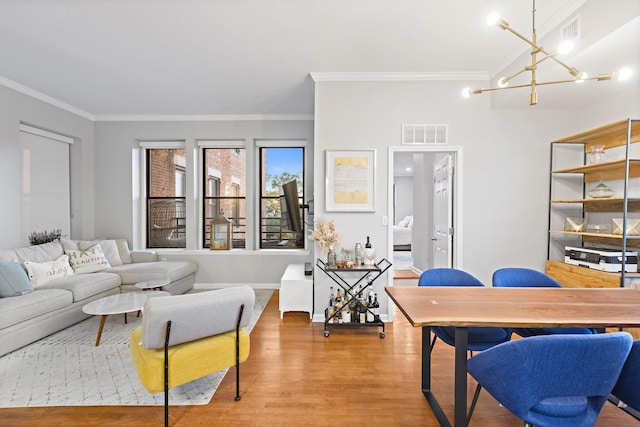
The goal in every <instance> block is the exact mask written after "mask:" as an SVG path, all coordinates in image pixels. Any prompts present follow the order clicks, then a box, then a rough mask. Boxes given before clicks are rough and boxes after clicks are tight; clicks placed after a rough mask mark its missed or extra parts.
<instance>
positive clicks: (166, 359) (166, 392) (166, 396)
mask: <svg viewBox="0 0 640 427" xmlns="http://www.w3.org/2000/svg"><path fill="white" fill-rule="evenodd" d="M169 335H171V320H169V321H168V322H167V333H166V335H165V339H164V427H169Z"/></svg>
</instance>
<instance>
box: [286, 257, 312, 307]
mask: <svg viewBox="0 0 640 427" xmlns="http://www.w3.org/2000/svg"><path fill="white" fill-rule="evenodd" d="M285 311H307V312H309V319H311V318H313V276H305V275H304V264H289V265H288V266H287V269H286V270H285V272H284V274H283V275H282V278H281V279H280V318H281V319H282V315H283V314H284V312H285Z"/></svg>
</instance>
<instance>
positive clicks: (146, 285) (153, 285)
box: [134, 279, 169, 291]
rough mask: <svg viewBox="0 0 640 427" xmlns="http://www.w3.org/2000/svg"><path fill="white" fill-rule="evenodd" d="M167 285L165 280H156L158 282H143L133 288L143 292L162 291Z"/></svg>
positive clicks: (167, 282)
mask: <svg viewBox="0 0 640 427" xmlns="http://www.w3.org/2000/svg"><path fill="white" fill-rule="evenodd" d="M168 284H169V281H168V280H167V279H158V280H145V281H144V282H138V283H136V284H135V285H134V286H135V287H136V288H138V289H142V290H143V291H146V290H149V289H154V290H162V287H163V286H166V285H168Z"/></svg>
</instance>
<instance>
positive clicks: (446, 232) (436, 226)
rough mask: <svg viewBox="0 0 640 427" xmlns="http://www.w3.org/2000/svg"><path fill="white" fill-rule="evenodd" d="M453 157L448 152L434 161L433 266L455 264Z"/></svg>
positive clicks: (448, 266)
mask: <svg viewBox="0 0 640 427" xmlns="http://www.w3.org/2000/svg"><path fill="white" fill-rule="evenodd" d="M454 170H455V169H454V167H453V157H452V155H451V154H446V155H444V157H442V158H440V159H439V160H436V161H435V162H434V163H433V234H432V236H431V260H432V266H431V267H432V268H451V267H452V266H453V251H452V246H453V233H454V228H453V174H454Z"/></svg>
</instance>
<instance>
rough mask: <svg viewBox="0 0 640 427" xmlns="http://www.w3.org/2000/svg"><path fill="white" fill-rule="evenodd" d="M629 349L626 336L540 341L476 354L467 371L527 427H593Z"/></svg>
mask: <svg viewBox="0 0 640 427" xmlns="http://www.w3.org/2000/svg"><path fill="white" fill-rule="evenodd" d="M632 343H633V338H632V337H631V335H630V334H628V333H626V332H613V333H609V334H595V335H593V334H589V335H584V334H582V335H581V334H573V335H571V334H561V335H541V336H535V337H530V338H524V339H518V340H513V341H510V342H508V343H504V344H500V345H497V346H495V347H493V348H490V349H488V350H486V351H483V352H481V353H478V354H477V355H475V356H473V357H472V358H470V359H469V360H467V370H468V372H469V374H471V376H472V377H473V378H475V379H476V380H477V381H478V384H479V385H481V386H482V387H483V388H484V389H485V390H487V391H488V392H489V394H491V395H492V396H493V397H494V398H495V399H496V400H497V401H498V402H499V403H500V404H502V405H503V406H504V407H505V408H507V409H508V410H509V411H511V412H512V413H513V414H514V415H515V416H517V417H518V418H520V419H521V420H524V425H525V426H533V425H535V426H538V427H545V426H553V427H565V426H566V427H568V426H581V427H583V426H593V424H594V423H595V422H596V420H597V418H598V415H599V414H600V411H601V410H602V407H603V406H604V404H605V403H606V402H607V399H608V398H609V396H610V394H611V390H612V389H613V387H614V385H615V384H616V380H617V379H618V377H619V376H620V372H621V371H622V367H623V366H624V363H625V361H626V360H627V356H628V354H629V351H630V350H631V345H632Z"/></svg>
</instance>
